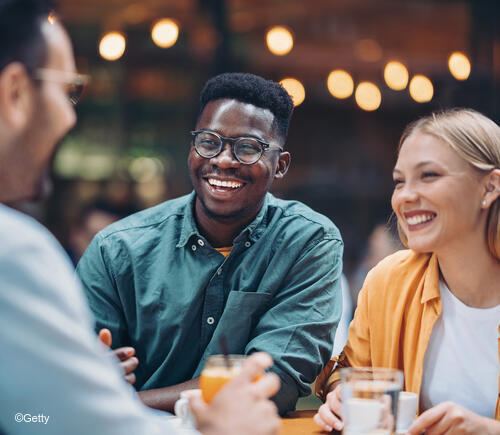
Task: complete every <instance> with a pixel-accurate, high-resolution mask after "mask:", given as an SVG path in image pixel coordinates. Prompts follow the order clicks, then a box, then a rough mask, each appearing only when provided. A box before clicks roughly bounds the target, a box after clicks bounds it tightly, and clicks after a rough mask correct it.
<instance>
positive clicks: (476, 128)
mask: <svg viewBox="0 0 500 435" xmlns="http://www.w3.org/2000/svg"><path fill="white" fill-rule="evenodd" d="M417 132H418V133H423V134H429V135H432V136H434V137H436V138H438V139H439V140H441V141H443V142H444V143H446V144H448V145H449V146H450V147H451V148H452V149H453V150H455V151H456V152H457V153H458V155H459V156H461V157H462V158H463V159H464V160H465V161H467V162H469V163H470V164H471V165H472V166H473V167H475V168H476V169H478V170H479V171H480V172H482V173H488V172H490V171H492V170H493V169H495V168H496V169H498V168H500V127H499V126H498V125H497V124H496V123H495V122H494V121H492V120H491V119H489V118H487V117H486V116H484V115H482V114H481V113H479V112H476V111H475V110H472V109H450V110H445V111H443V112H436V113H432V114H431V115H429V116H426V117H424V118H421V119H418V120H417V121H414V122H412V123H411V124H409V125H408V126H407V127H406V129H405V130H404V132H403V135H402V136H401V139H400V140H399V146H398V152H399V150H400V149H401V145H402V144H403V142H404V141H405V140H406V139H408V137H410V136H411V135H413V134H415V133H417ZM398 233H399V238H400V239H401V242H402V243H403V244H404V245H405V246H408V239H407V237H406V235H405V233H404V231H403V230H402V228H401V227H400V225H399V222H398ZM486 238H487V241H488V247H489V249H490V252H491V254H492V255H493V257H495V258H496V259H497V260H499V261H500V198H497V199H496V200H495V201H494V202H493V203H492V204H491V206H490V208H489V210H488V217H487V223H486Z"/></svg>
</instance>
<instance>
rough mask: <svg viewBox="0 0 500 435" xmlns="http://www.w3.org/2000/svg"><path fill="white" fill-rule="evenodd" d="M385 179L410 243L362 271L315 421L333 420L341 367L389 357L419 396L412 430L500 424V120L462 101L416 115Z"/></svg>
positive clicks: (483, 429)
mask: <svg viewBox="0 0 500 435" xmlns="http://www.w3.org/2000/svg"><path fill="white" fill-rule="evenodd" d="M393 177H394V192H393V195H392V208H393V210H394V213H395V214H396V216H397V220H398V230H399V233H400V237H401V240H402V242H403V243H404V244H405V246H407V247H408V248H409V249H408V250H405V251H399V252H397V253H395V254H393V255H391V256H389V257H387V258H386V259H384V260H382V261H381V262H380V263H379V264H378V265H377V266H376V267H375V268H373V269H372V270H371V272H370V273H369V274H368V276H367V278H366V281H365V283H364V285H363V288H362V290H361V292H360V295H359V300H358V308H357V310H356V313H355V315H354V320H353V322H352V323H351V326H350V329H349V335H348V341H347V344H346V346H345V348H344V350H343V352H342V353H341V354H340V355H339V356H338V357H337V358H334V359H332V361H330V363H329V364H328V366H327V367H326V368H325V370H323V372H322V373H321V374H320V376H319V377H318V380H317V383H316V385H317V392H318V394H319V395H320V396H321V397H322V398H323V399H324V400H326V402H325V404H324V405H322V406H321V407H320V409H319V410H318V413H317V414H316V415H315V421H316V423H317V424H318V425H319V426H320V427H322V428H323V429H325V430H331V429H332V428H335V429H337V430H339V429H341V428H342V409H341V391H340V390H341V387H340V386H339V385H338V380H339V374H338V369H340V368H342V367H347V366H372V367H392V368H399V369H401V370H403V372H404V376H405V385H404V388H405V390H407V391H413V392H416V393H419V395H420V406H419V412H420V415H419V417H417V419H416V420H415V422H414V423H413V425H412V427H411V428H410V429H409V433H410V434H415V435H416V434H420V433H421V432H422V431H424V430H425V431H426V433H427V434H433V435H434V434H457V433H461V434H462V433H463V434H489V433H492V434H493V433H495V434H499V433H500V421H498V420H500V405H499V387H500V378H499V367H500V365H499V364H500V363H499V360H500V338H499V334H500V216H499V214H500V199H499V196H500V127H499V126H498V125H497V124H496V123H495V122H493V121H492V120H490V119H488V118H486V117H485V116H483V115H481V114H480V113H478V112H475V111H473V110H469V109H455V110H450V111H446V112H442V113H437V114H433V115H431V116H428V117H425V118H423V119H420V120H418V121H416V122H414V123H413V124H410V125H409V126H408V127H407V129H406V130H405V132H404V133H403V136H402V138H401V140H400V145H399V155H398V159H397V163H396V166H395V168H394V173H393Z"/></svg>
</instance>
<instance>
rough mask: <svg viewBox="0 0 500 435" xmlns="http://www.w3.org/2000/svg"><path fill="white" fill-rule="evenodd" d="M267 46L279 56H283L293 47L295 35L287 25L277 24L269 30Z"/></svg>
mask: <svg viewBox="0 0 500 435" xmlns="http://www.w3.org/2000/svg"><path fill="white" fill-rule="evenodd" d="M266 42H267V48H269V51H270V52H271V53H273V54H276V55H277V56H283V55H285V54H287V53H289V52H290V50H291V49H292V47H293V36H292V34H291V33H290V30H288V29H287V28H286V27H282V26H276V27H273V28H272V29H271V30H269V31H268V32H267V35H266Z"/></svg>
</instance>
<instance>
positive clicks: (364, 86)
mask: <svg viewBox="0 0 500 435" xmlns="http://www.w3.org/2000/svg"><path fill="white" fill-rule="evenodd" d="M354 98H355V100H356V103H357V104H358V106H359V107H361V108H362V109H363V110H366V111H368V112H371V111H373V110H377V109H378V108H379V107H380V103H381V101H382V95H381V94H380V90H379V89H378V87H377V86H376V85H375V84H373V83H371V82H361V83H360V84H359V85H358V86H357V88H356V92H355V94H354Z"/></svg>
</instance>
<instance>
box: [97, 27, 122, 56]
mask: <svg viewBox="0 0 500 435" xmlns="http://www.w3.org/2000/svg"><path fill="white" fill-rule="evenodd" d="M126 45H127V43H126V41H125V36H124V35H123V34H122V33H120V32H109V33H106V34H105V35H104V36H103V37H102V38H101V41H100V42H99V54H100V55H101V56H102V57H103V58H104V59H106V60H117V59H120V57H122V56H123V53H124V52H125V47H126Z"/></svg>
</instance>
